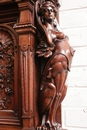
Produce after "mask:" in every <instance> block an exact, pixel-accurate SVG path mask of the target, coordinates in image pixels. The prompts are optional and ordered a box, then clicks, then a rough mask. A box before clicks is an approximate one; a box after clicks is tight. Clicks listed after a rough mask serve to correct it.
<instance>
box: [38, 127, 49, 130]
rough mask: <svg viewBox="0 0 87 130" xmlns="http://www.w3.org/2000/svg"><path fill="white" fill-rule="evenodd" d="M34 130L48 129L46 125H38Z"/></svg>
mask: <svg viewBox="0 0 87 130" xmlns="http://www.w3.org/2000/svg"><path fill="white" fill-rule="evenodd" d="M36 130H48V128H47V127H46V126H38V127H37V129H36Z"/></svg>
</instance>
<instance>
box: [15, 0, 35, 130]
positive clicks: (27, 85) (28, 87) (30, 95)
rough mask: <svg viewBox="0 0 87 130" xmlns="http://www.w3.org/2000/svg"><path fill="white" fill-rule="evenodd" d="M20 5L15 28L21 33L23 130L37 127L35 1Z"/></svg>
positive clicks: (20, 3)
mask: <svg viewBox="0 0 87 130" xmlns="http://www.w3.org/2000/svg"><path fill="white" fill-rule="evenodd" d="M18 6H19V10H20V17H19V21H18V23H17V24H15V25H14V29H15V30H16V32H17V33H18V35H19V57H20V75H21V77H20V80H21V90H22V121H23V130H26V129H27V130H31V129H35V108H34V107H35V106H34V93H35V92H34V91H35V88H34V87H35V86H34V77H35V76H34V75H35V70H34V66H35V33H36V28H35V26H34V1H29V2H19V3H18ZM25 16H26V17H25ZM24 17H25V18H24Z"/></svg>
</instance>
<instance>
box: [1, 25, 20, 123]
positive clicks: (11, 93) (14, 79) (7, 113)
mask: <svg viewBox="0 0 87 130" xmlns="http://www.w3.org/2000/svg"><path fill="white" fill-rule="evenodd" d="M16 44H17V39H16V35H15V32H14V31H13V29H12V28H10V27H9V26H6V25H0V124H2V122H3V123H4V124H8V122H9V120H8V119H9V118H10V122H9V124H10V123H11V124H15V125H19V124H20V123H19V122H20V121H19V120H18V119H17V118H16V119H14V118H15V116H16V117H18V116H19V115H20V114H19V112H18V109H20V107H19V106H18V104H19V102H18V101H19V99H18V95H19V89H18V68H17V65H18V56H17V54H18V51H17V45H16ZM18 107H19V108H18ZM4 119H5V120H4Z"/></svg>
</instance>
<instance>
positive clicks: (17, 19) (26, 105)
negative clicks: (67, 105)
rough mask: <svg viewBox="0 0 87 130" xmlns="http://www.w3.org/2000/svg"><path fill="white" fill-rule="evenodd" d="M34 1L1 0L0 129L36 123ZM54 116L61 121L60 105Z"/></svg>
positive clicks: (23, 129) (26, 128) (29, 129)
mask: <svg viewBox="0 0 87 130" xmlns="http://www.w3.org/2000/svg"><path fill="white" fill-rule="evenodd" d="M42 1H43V0H39V2H42ZM35 2H36V1H35V0H0V130H34V129H36V127H37V126H38V124H39V115H38V90H39V82H40V76H41V64H40V60H38V58H37V56H36V54H35V51H36V45H37V36H36V18H35ZM55 2H57V1H56V0H55ZM56 115H57V116H56V120H57V122H59V123H61V109H60V108H59V109H58V113H57V114H56Z"/></svg>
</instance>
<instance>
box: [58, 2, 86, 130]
mask: <svg viewBox="0 0 87 130" xmlns="http://www.w3.org/2000/svg"><path fill="white" fill-rule="evenodd" d="M60 2H61V7H60V13H59V15H60V18H59V19H60V26H61V28H62V30H63V32H64V33H65V34H67V35H68V36H69V42H70V44H71V46H72V47H73V48H74V49H75V50H76V52H75V55H74V58H73V62H72V67H71V72H69V75H68V79H67V82H68V86H69V87H68V91H67V95H66V97H65V99H64V101H63V103H62V127H63V128H67V130H87V0H60Z"/></svg>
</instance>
